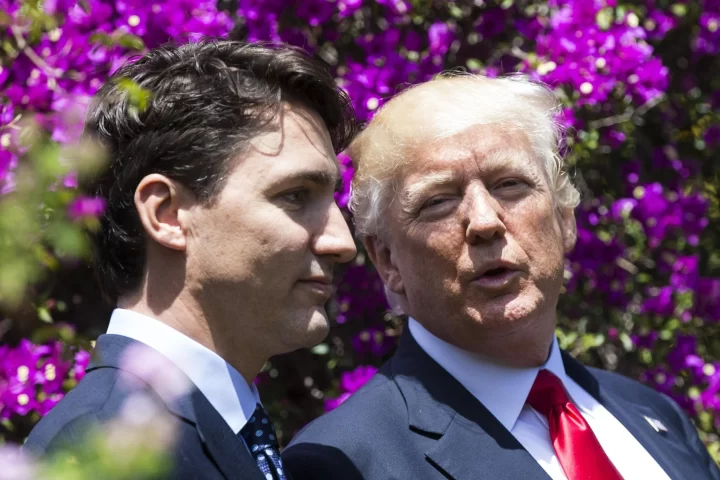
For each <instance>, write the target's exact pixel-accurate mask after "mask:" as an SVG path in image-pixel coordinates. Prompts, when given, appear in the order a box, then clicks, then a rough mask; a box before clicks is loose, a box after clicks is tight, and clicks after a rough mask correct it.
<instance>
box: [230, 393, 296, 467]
mask: <svg viewBox="0 0 720 480" xmlns="http://www.w3.org/2000/svg"><path fill="white" fill-rule="evenodd" d="M238 435H240V436H241V437H242V439H243V440H245V444H246V445H247V446H248V448H249V449H250V453H252V456H253V457H254V458H255V461H256V462H257V465H258V468H259V469H260V471H261V472H262V474H263V475H265V478H266V479H267V480H287V477H286V476H285V471H284V470H283V465H282V459H281V458H280V450H279V448H278V443H277V438H276V437H275V429H274V428H273V426H272V422H271V421H270V417H268V414H267V412H266V411H265V409H264V408H263V407H262V405H260V404H259V403H258V406H257V408H255V413H253V416H252V417H250V420H248V422H247V423H246V424H245V426H244V427H243V428H242V430H240V433H239V434H238Z"/></svg>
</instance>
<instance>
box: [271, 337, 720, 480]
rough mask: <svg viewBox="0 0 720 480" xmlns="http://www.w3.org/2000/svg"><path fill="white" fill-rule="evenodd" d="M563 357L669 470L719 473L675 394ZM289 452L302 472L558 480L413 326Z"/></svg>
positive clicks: (700, 479)
mask: <svg viewBox="0 0 720 480" xmlns="http://www.w3.org/2000/svg"><path fill="white" fill-rule="evenodd" d="M563 361H564V364H565V369H566V371H567V373H568V375H569V376H570V377H571V378H572V379H573V380H575V382H577V383H578V384H579V385H580V386H582V387H583V388H584V389H585V390H586V391H587V392H589V393H590V394H592V395H593V396H594V397H595V398H596V399H597V400H598V401H599V402H600V403H601V404H602V405H603V406H604V407H605V408H606V409H608V410H609V411H610V412H611V413H612V414H613V415H614V416H615V418H617V419H618V420H619V421H620V422H621V423H622V424H623V425H624V426H625V427H626V428H627V429H628V430H629V431H630V432H631V433H632V434H633V435H634V436H635V438H636V439H637V440H638V441H639V442H640V444H642V446H643V447H644V448H645V449H646V450H647V451H648V452H649V453H650V455H652V456H653V458H655V460H656V461H657V462H658V463H659V464H660V466H661V467H662V468H663V469H664V470H665V472H666V473H667V474H668V475H669V476H670V478H672V479H674V480H680V479H688V480H710V479H713V480H720V470H718V467H717V466H716V465H715V463H714V462H713V461H712V459H711V458H710V456H709V454H708V452H707V450H706V448H705V446H704V445H703V444H702V442H701V441H700V439H699V437H698V435H697V432H696V430H695V428H694V427H693V425H692V424H691V423H690V422H689V421H688V419H687V417H686V416H685V415H684V414H683V413H682V412H681V411H680V409H679V407H678V406H677V405H676V404H675V403H674V402H672V401H671V400H670V399H669V398H667V397H665V396H663V395H661V394H659V393H657V392H655V391H653V390H651V389H649V388H647V387H645V386H643V385H641V384H639V383H637V382H635V381H632V380H629V379H627V378H625V377H622V376H620V375H616V374H613V373H609V372H604V371H601V370H596V369H592V368H585V367H584V366H582V365H581V364H579V363H578V362H577V361H575V360H574V359H572V358H571V357H570V356H569V355H567V354H564V353H563ZM488 388H492V386H491V385H488ZM644 416H648V417H650V418H652V419H657V420H659V421H660V422H662V424H663V425H665V426H666V427H667V432H662V429H661V431H660V432H658V431H656V430H655V429H654V428H653V427H652V426H651V425H650V423H649V422H648V421H647V420H646V419H645V418H644ZM283 458H284V461H285V468H286V469H287V470H289V471H290V472H291V473H292V475H293V478H294V479H295V480H304V479H313V480H318V479H332V480H335V479H336V480H360V479H366V480H387V479H407V480H425V479H454V480H478V479H488V480H491V479H492V480H499V479H508V480H511V479H512V480H526V479H548V478H549V476H548V475H547V474H546V473H545V471H544V470H543V468H542V467H541V466H540V465H539V464H538V463H537V461H535V459H534V458H533V457H532V456H531V455H530V454H529V453H528V452H527V451H526V450H525V449H524V448H523V447H522V445H521V444H520V443H519V442H518V441H517V440H516V439H515V437H513V435H512V434H511V433H510V432H509V431H508V430H507V429H505V428H504V427H503V426H502V424H500V422H499V421H498V420H496V419H495V417H494V416H493V415H492V414H491V413H490V412H489V411H488V410H487V409H486V408H485V407H484V406H483V405H482V404H481V403H480V402H479V401H477V400H476V399H475V397H473V396H472V395H471V394H470V393H469V392H468V391H467V390H466V389H465V388H464V387H463V386H462V385H460V383H458V382H457V381H456V380H455V379H454V378H453V377H452V376H451V375H450V374H449V373H447V372H446V371H445V370H444V369H443V368H442V367H440V365H438V364H437V363H435V361H433V360H432V359H431V358H430V357H429V356H428V355H427V354H426V353H425V352H424V351H423V350H422V349H421V348H420V346H418V344H417V343H416V342H415V340H414V339H413V338H412V335H410V334H409V332H408V331H406V332H405V334H403V337H402V339H401V341H400V346H399V348H398V351H397V352H396V354H395V355H394V356H393V358H391V359H390V361H389V362H388V363H387V364H385V365H384V366H383V368H382V369H381V370H380V371H379V373H378V374H377V375H376V376H375V377H374V378H373V379H372V380H370V382H368V384H367V385H365V387H363V388H362V389H361V390H359V391H358V392H357V393H355V395H353V396H352V397H351V398H350V399H348V400H347V401H346V402H345V403H344V404H343V405H341V406H340V407H339V408H337V409H336V410H334V411H332V412H330V413H328V414H327V415H325V416H323V417H321V418H319V419H318V420H316V421H315V422H313V423H311V424H310V425H309V426H307V427H306V428H304V429H303V430H302V431H301V432H300V433H299V434H298V435H297V436H296V438H295V439H293V441H292V442H291V444H290V446H289V447H288V448H287V449H286V450H285V452H284V453H283ZM648 480H651V479H648Z"/></svg>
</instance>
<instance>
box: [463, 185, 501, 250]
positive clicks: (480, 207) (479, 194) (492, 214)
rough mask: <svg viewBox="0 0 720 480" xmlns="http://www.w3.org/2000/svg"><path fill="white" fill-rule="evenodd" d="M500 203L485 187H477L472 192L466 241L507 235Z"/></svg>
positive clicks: (467, 218)
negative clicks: (500, 212)
mask: <svg viewBox="0 0 720 480" xmlns="http://www.w3.org/2000/svg"><path fill="white" fill-rule="evenodd" d="M501 208H502V207H501V205H500V203H499V202H498V201H497V200H496V199H495V198H493V196H492V195H491V194H490V192H488V191H487V189H485V188H476V189H474V190H473V192H472V193H471V197H470V198H469V201H468V206H467V209H465V211H466V214H465V215H466V218H465V223H466V228H465V237H466V241H467V242H468V243H469V244H471V245H474V244H476V243H478V242H482V241H488V240H492V239H493V238H495V237H497V238H500V237H502V236H504V235H505V232H506V228H505V224H504V223H503V222H502V220H501V219H500V215H499V211H500V209H501Z"/></svg>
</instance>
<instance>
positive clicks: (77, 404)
mask: <svg viewBox="0 0 720 480" xmlns="http://www.w3.org/2000/svg"><path fill="white" fill-rule="evenodd" d="M121 372H122V371H121V370H118V369H114V368H101V369H97V370H93V371H90V372H88V373H87V375H86V376H85V377H84V378H83V379H82V380H81V381H80V382H79V383H78V385H77V386H76V387H75V388H74V389H72V390H71V391H70V392H69V393H68V394H67V395H66V396H65V398H63V399H62V400H61V401H60V402H59V403H58V404H57V405H56V406H55V407H54V408H53V409H52V410H51V411H50V412H49V413H48V414H47V415H46V416H45V417H43V418H42V419H41V420H40V422H39V423H38V424H37V425H36V426H35V428H33V430H32V432H31V433H30V436H29V437H28V440H27V442H26V444H25V448H27V449H28V450H29V451H30V452H32V453H34V454H36V455H43V454H46V453H50V452H53V451H56V450H59V449H62V448H64V446H66V445H76V444H78V443H79V442H81V441H82V439H83V437H84V435H85V434H86V433H87V431H88V429H89V428H91V426H92V425H98V424H103V423H105V422H107V421H109V420H111V419H112V418H114V417H115V416H117V415H118V414H119V413H120V411H121V408H122V405H123V404H124V402H125V400H126V399H127V398H128V396H129V395H130V394H131V393H132V390H131V389H129V388H127V385H124V384H123V382H122V380H121ZM158 401H160V402H161V400H160V399H159V397H158ZM162 404H163V405H164V403H162Z"/></svg>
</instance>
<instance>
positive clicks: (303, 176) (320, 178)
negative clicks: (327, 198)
mask: <svg viewBox="0 0 720 480" xmlns="http://www.w3.org/2000/svg"><path fill="white" fill-rule="evenodd" d="M294 180H295V181H297V180H302V181H306V182H311V183H315V184H317V185H319V186H321V187H324V186H326V185H333V186H336V185H337V183H338V182H342V180H341V179H340V176H339V175H338V174H337V173H334V172H333V173H328V172H321V171H319V170H301V171H299V172H293V173H291V174H290V175H288V176H287V177H285V179H284V180H283V181H294Z"/></svg>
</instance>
